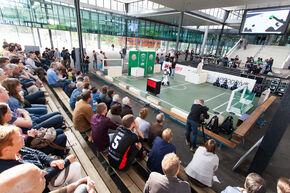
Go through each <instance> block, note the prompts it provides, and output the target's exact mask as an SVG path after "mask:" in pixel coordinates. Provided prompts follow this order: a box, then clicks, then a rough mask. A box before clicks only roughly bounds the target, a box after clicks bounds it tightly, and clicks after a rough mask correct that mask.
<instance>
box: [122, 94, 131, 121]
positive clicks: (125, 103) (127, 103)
mask: <svg viewBox="0 0 290 193" xmlns="http://www.w3.org/2000/svg"><path fill="white" fill-rule="evenodd" d="M122 103H123V106H122V114H121V117H122V118H123V117H124V116H125V115H128V114H132V115H134V114H133V111H132V108H131V107H130V103H131V102H130V99H129V98H128V97H124V98H123V99H122Z"/></svg>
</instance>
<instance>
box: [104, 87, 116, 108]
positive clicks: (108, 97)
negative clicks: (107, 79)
mask: <svg viewBox="0 0 290 193" xmlns="http://www.w3.org/2000/svg"><path fill="white" fill-rule="evenodd" d="M114 94H115V92H114V90H109V91H108V93H107V95H106V96H105V99H104V101H102V102H103V103H105V104H106V105H107V108H108V109H110V107H111V103H112V101H113V96H114Z"/></svg>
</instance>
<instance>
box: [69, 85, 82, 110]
mask: <svg viewBox="0 0 290 193" xmlns="http://www.w3.org/2000/svg"><path fill="white" fill-rule="evenodd" d="M80 94H82V90H80V89H74V91H73V92H72V93H71V96H70V100H69V105H70V108H71V109H72V110H74V109H75V106H76V102H77V96H79V95H80Z"/></svg>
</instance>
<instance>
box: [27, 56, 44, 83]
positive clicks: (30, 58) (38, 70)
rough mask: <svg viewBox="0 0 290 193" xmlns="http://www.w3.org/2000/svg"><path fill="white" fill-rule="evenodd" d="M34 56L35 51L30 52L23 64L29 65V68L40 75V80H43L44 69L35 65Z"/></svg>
mask: <svg viewBox="0 0 290 193" xmlns="http://www.w3.org/2000/svg"><path fill="white" fill-rule="evenodd" d="M35 57H36V55H35V53H34V52H30V53H29V54H28V55H27V59H26V61H25V64H26V66H29V67H31V69H32V70H33V71H34V72H35V73H37V74H38V75H39V76H40V79H41V80H44V75H45V71H44V69H43V68H41V67H37V66H36V65H35V62H34V59H35Z"/></svg>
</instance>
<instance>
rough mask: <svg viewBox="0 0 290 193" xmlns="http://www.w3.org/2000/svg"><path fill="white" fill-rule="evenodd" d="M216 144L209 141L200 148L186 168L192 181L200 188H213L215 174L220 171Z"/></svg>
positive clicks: (212, 140) (213, 141) (211, 140)
mask: <svg viewBox="0 0 290 193" xmlns="http://www.w3.org/2000/svg"><path fill="white" fill-rule="evenodd" d="M215 148H216V142H215V140H214V139H210V140H208V141H207V142H206V143H205V144H204V147H199V148H198V149H197V150H196V152H195V154H194V155H193V158H192V160H191V161H190V163H189V164H188V165H187V167H186V168H185V172H186V174H187V175H188V177H189V179H190V181H191V182H192V183H195V184H197V185H200V186H208V187H212V183H213V176H214V172H215V171H216V170H217V169H218V165H219V158H218V156H217V155H216V154H215Z"/></svg>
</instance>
